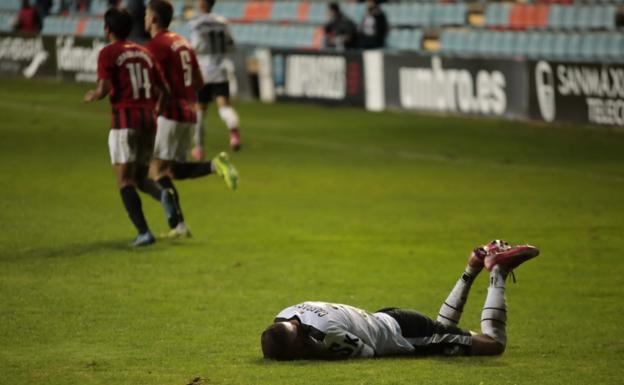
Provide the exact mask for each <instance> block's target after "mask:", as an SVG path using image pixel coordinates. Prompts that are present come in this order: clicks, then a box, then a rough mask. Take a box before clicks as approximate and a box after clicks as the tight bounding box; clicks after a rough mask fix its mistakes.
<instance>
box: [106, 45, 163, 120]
mask: <svg viewBox="0 0 624 385" xmlns="http://www.w3.org/2000/svg"><path fill="white" fill-rule="evenodd" d="M97 75H98V79H100V80H101V79H108V80H109V81H110V85H111V88H110V92H109V100H110V103H111V106H112V113H113V117H112V120H113V122H112V128H136V129H141V128H144V129H153V128H154V127H153V126H154V124H153V122H154V116H153V115H154V107H155V105H156V99H157V95H156V88H155V87H154V86H157V87H158V88H161V89H162V88H164V87H165V85H166V84H167V83H166V80H165V78H164V76H163V74H162V71H161V70H160V67H159V65H158V63H157V62H156V61H155V60H154V57H153V56H152V55H151V54H150V52H149V51H148V50H147V49H145V48H144V47H141V46H140V45H138V44H136V43H133V42H129V41H125V40H120V41H116V42H114V43H111V44H109V45H107V46H106V47H104V48H103V49H102V51H100V54H99V56H98V70H97Z"/></svg>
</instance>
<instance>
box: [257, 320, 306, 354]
mask: <svg viewBox="0 0 624 385" xmlns="http://www.w3.org/2000/svg"><path fill="white" fill-rule="evenodd" d="M303 341H304V338H303V336H302V334H301V331H300V328H299V324H297V323H293V322H276V323H274V324H272V325H270V326H269V327H268V328H266V329H265V330H264V332H262V337H261V339H260V342H261V344H262V353H263V354H264V358H270V359H274V360H280V361H287V360H294V359H297V358H300V357H302V355H303V349H304V342H303Z"/></svg>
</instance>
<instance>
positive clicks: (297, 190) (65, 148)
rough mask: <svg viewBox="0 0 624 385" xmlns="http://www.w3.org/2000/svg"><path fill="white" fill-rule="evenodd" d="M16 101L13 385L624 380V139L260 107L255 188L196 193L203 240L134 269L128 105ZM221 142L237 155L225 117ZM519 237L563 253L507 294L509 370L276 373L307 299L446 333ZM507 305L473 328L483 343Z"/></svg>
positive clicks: (2, 224)
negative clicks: (426, 318) (127, 188)
mask: <svg viewBox="0 0 624 385" xmlns="http://www.w3.org/2000/svg"><path fill="white" fill-rule="evenodd" d="M0 83H1V85H0V175H1V176H0V384H12V385H13V384H46V385H53V384H62V385H68V384H81V385H85V384H102V385H104V384H106V385H124V384H132V385H137V384H163V385H165V384H167V385H184V384H187V383H190V382H191V381H193V379H195V378H199V380H197V381H195V382H196V383H198V384H206V385H207V384H241V385H242V384H244V385H247V384H271V385H279V384H283V385H297V384H315V385H316V384H327V385H333V384H371V385H378V384H531V385H533V384H540V385H544V384H621V383H622V376H623V375H624V371H623V369H622V357H624V338H623V337H622V335H623V333H622V319H623V316H624V311H623V307H622V306H623V303H624V302H623V298H624V290H623V288H622V287H623V284H624V278H623V277H624V263H623V262H622V258H623V257H624V256H623V255H622V250H624V241H623V235H624V136H623V134H622V133H621V132H620V133H618V132H610V131H607V130H604V129H601V130H592V129H587V128H580V127H573V126H547V125H529V124H525V123H518V122H506V121H498V120H481V119H459V118H438V117H422V116H418V115H413V114H397V113H377V114H372V113H366V112H364V111H361V110H356V109H347V108H327V107H319V106H306V105H298V104H281V105H264V104H259V103H240V104H239V105H238V109H239V113H240V115H241V117H242V134H243V143H244V147H243V150H242V152H240V153H238V154H235V155H233V161H234V162H235V164H236V165H237V166H238V168H239V170H240V172H241V184H240V190H239V191H236V192H234V193H232V192H229V191H227V190H226V188H225V185H224V184H223V182H222V181H221V180H220V179H219V178H218V177H217V176H209V177H207V178H205V179H202V180H195V181H184V182H180V183H178V188H179V190H180V194H181V197H182V204H183V209H184V211H185V214H186V218H187V223H188V225H189V226H190V228H191V230H192V231H193V235H194V237H193V238H192V239H190V240H181V241H175V242H167V241H159V242H158V243H157V244H156V245H154V246H153V247H149V248H145V249H141V250H131V249H130V248H128V247H127V246H126V245H127V243H128V242H129V241H130V240H131V238H132V237H133V236H134V229H133V228H132V226H131V224H130V221H129V220H128V219H127V217H126V214H125V212H124V210H123V207H122V204H121V200H120V198H119V194H118V192H117V189H116V187H115V182H114V178H113V173H112V171H111V169H110V165H109V158H108V149H107V135H108V127H109V122H110V120H109V119H110V117H109V116H110V115H109V112H108V111H109V106H108V102H107V101H102V102H100V103H98V104H93V105H85V104H83V103H82V102H81V100H82V95H83V93H84V91H85V90H86V89H87V87H88V86H86V85H66V84H59V83H56V82H49V81H31V82H26V81H22V80H12V79H7V78H2V79H0ZM207 140H208V143H209V151H208V152H209V153H210V154H214V153H217V152H218V151H220V150H222V149H225V148H226V146H227V133H226V130H225V128H224V127H223V125H222V123H221V122H220V121H219V120H218V119H217V117H216V111H215V110H214V109H212V110H211V112H210V117H209V120H208V124H207ZM142 197H143V206H144V208H145V210H146V215H147V218H148V221H149V223H150V225H151V228H152V230H153V231H154V232H155V233H160V232H162V231H164V230H165V228H166V225H165V221H164V216H163V214H162V211H161V208H160V206H159V205H158V204H157V202H155V201H152V200H150V199H148V197H146V196H144V195H142ZM499 237H501V238H505V239H507V240H509V241H511V242H525V241H528V242H531V243H534V244H536V245H538V246H539V247H540V248H541V249H542V255H541V256H540V257H538V258H537V259H535V260H534V261H531V262H530V263H527V264H526V265H524V266H522V267H521V268H520V269H518V271H517V277H518V283H517V284H515V285H514V284H511V283H510V284H509V285H508V289H507V297H508V307H509V322H508V337H509V345H508V348H507V352H506V353H505V354H504V355H503V356H501V357H493V358H470V357H462V358H439V357H437V358H436V357H433V358H417V359H413V358H412V359H409V358H396V359H374V360H353V361H349V362H331V363H325V362H293V363H276V362H266V361H264V360H263V359H262V358H261V351H260V346H259V336H260V333H261V331H262V330H263V328H264V327H265V326H266V325H267V324H268V323H270V322H271V320H272V318H273V316H274V315H275V314H276V313H277V312H278V311H279V310H281V309H282V308H284V307H286V306H288V305H291V304H295V303H297V302H299V301H302V300H326V301H332V302H342V303H348V304H351V305H355V306H359V307H362V308H365V309H368V310H375V309H378V308H381V307H385V306H401V307H409V308H415V309H418V310H421V311H423V312H425V313H427V314H430V315H435V314H436V312H437V310H438V308H439V305H440V303H441V301H442V300H443V299H444V298H445V296H446V295H447V293H448V292H449V290H450V289H451V288H452V286H453V285H454V283H455V281H456V279H457V278H458V277H459V275H460V273H461V271H462V269H463V267H464V264H465V261H466V257H467V255H468V253H469V251H470V250H471V249H472V248H473V247H474V246H475V245H477V244H479V243H482V242H485V241H488V240H490V239H493V238H499ZM486 286H487V278H486V275H485V274H482V275H481V276H480V277H479V279H478V280H477V282H476V283H475V285H474V287H473V291H472V293H471V297H470V300H469V301H468V305H467V307H466V310H465V312H464V317H463V319H462V323H461V326H463V327H465V328H471V329H473V330H478V328H479V315H480V310H481V306H482V304H483V301H484V298H485V291H486Z"/></svg>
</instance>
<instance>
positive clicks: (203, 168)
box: [173, 161, 212, 179]
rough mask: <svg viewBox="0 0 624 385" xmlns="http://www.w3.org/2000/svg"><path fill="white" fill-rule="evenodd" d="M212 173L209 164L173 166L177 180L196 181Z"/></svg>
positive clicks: (184, 163) (198, 163) (192, 163)
mask: <svg viewBox="0 0 624 385" xmlns="http://www.w3.org/2000/svg"><path fill="white" fill-rule="evenodd" d="M210 173H212V165H211V163H210V161H208V162H176V163H175V164H174V165H173V177H174V178H175V179H194V178H200V177H202V176H206V175H208V174H210Z"/></svg>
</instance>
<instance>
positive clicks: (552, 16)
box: [548, 4, 564, 29]
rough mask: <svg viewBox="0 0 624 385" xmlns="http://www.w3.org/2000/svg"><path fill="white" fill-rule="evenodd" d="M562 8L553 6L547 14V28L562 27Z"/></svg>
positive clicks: (556, 5)
mask: <svg viewBox="0 0 624 385" xmlns="http://www.w3.org/2000/svg"><path fill="white" fill-rule="evenodd" d="M563 8H564V6H562V5H558V4H553V5H551V6H550V11H549V12H548V27H549V28H551V29H561V28H562V27H563Z"/></svg>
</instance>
